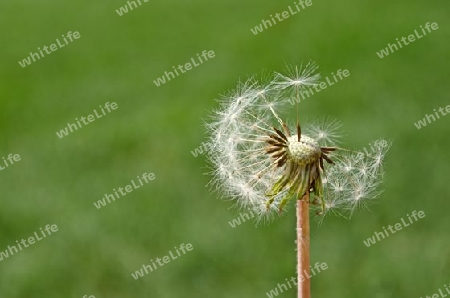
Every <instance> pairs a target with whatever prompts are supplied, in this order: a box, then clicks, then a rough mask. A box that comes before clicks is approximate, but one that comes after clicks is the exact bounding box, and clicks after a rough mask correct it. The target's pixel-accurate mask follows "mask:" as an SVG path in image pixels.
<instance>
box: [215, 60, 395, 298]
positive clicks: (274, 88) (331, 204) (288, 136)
mask: <svg viewBox="0 0 450 298" xmlns="http://www.w3.org/2000/svg"><path fill="white" fill-rule="evenodd" d="M316 69H317V66H316V65H315V64H312V63H310V64H308V65H306V67H291V68H290V69H289V73H288V74H287V75H282V74H278V73H277V74H275V77H274V79H273V80H272V81H271V82H269V83H267V84H262V83H260V82H258V81H257V80H255V79H250V80H248V81H246V82H242V83H239V84H238V86H237V88H236V89H235V90H234V91H232V92H230V93H229V94H227V95H225V96H224V97H223V99H222V102H221V107H220V108H219V109H218V110H217V111H215V112H214V116H213V121H212V123H209V124H208V129H209V131H210V135H211V136H210V144H212V145H211V149H210V151H209V159H210V161H211V163H212V165H213V174H214V178H213V180H212V182H211V184H212V185H213V186H214V187H216V188H217V189H219V190H220V191H222V192H223V193H224V194H225V196H227V197H231V198H233V199H235V200H236V202H237V205H238V206H239V207H242V208H246V209H250V211H252V212H253V213H256V214H257V215H258V219H259V220H261V219H265V218H267V217H268V216H270V215H272V214H280V213H282V212H283V211H284V210H285V207H286V206H287V205H288V203H289V202H290V201H291V200H292V199H297V200H298V202H299V203H298V204H300V201H301V202H302V203H303V204H306V205H304V208H300V207H299V208H300V209H301V210H300V211H299V214H300V213H301V214H303V217H307V213H308V212H309V206H311V207H312V209H313V210H315V211H316V212H317V213H318V214H319V215H322V216H325V215H326V214H328V213H330V212H332V213H335V214H341V215H345V214H349V215H351V214H352V213H353V211H354V210H355V209H356V208H357V207H358V206H361V205H363V204H365V203H367V202H368V201H369V200H370V199H372V198H374V197H376V196H377V195H378V194H379V191H378V190H377V186H378V185H379V183H380V181H381V178H382V164H383V159H384V155H385V153H386V151H387V150H388V147H389V144H388V143H387V142H385V141H382V140H381V141H378V143H376V144H378V145H379V146H375V148H376V149H375V152H373V153H372V154H370V155H367V154H366V155H363V154H361V153H358V152H351V151H349V150H345V149H342V148H339V147H337V145H338V141H339V139H340V135H339V129H340V124H339V123H338V122H337V121H330V120H323V121H320V122H317V123H312V124H309V125H303V124H302V125H300V122H299V119H298V106H297V122H296V123H287V122H285V121H283V120H282V118H281V116H280V115H279V113H280V111H283V108H284V107H285V106H287V103H288V99H289V98H292V97H293V96H294V97H296V98H297V99H299V95H300V92H302V91H303V90H304V88H306V87H309V86H313V85H316V84H317V83H318V79H319V75H318V74H315V71H316ZM297 102H299V100H298V101H297ZM310 193H311V194H313V195H314V196H313V197H310ZM298 206H300V205H298ZM305 210H306V211H305ZM305 212H306V213H305ZM300 217H302V216H300ZM307 221H308V222H309V218H308V217H307ZM298 225H299V226H298V229H304V228H305V227H302V225H305V221H304V218H303V219H300V220H299V223H298ZM302 231H303V232H304V231H305V230H302ZM306 231H307V235H306V236H307V238H308V239H306V238H305V239H303V235H299V239H300V240H301V241H303V242H305V241H308V246H307V247H308V249H307V251H308V260H309V223H308V228H307V229H306ZM299 250H300V248H299ZM301 257H302V258H303V257H304V254H303V255H302V256H301ZM299 262H300V253H299ZM308 262H309V261H308ZM308 264H309V263H308ZM308 266H309V265H308ZM308 266H307V267H308ZM299 269H300V267H299ZM306 291H309V289H308V290H305V293H306ZM299 293H300V289H299ZM300 297H309V296H306V295H304V296H300Z"/></svg>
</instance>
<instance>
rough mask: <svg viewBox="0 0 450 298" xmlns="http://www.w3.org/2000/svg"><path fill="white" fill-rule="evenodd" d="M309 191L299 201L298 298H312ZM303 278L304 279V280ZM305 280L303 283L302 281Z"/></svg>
mask: <svg viewBox="0 0 450 298" xmlns="http://www.w3.org/2000/svg"><path fill="white" fill-rule="evenodd" d="M309 247H310V230H309V191H307V192H306V193H305V194H304V195H303V197H302V198H301V199H300V200H297V283H298V298H311V285H310V280H309V276H311V275H310V267H309V265H310V248H309ZM302 276H303V278H302ZM302 279H303V282H302V281H301V280H302Z"/></svg>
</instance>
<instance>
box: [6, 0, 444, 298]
mask: <svg viewBox="0 0 450 298" xmlns="http://www.w3.org/2000/svg"><path fill="white" fill-rule="evenodd" d="M125 3H126V2H125V1H123V0H111V1H108V2H105V1H101V2H92V1H87V0H80V1H45V0H41V1H31V0H18V1H14V2H11V1H2V2H0V33H1V37H2V49H1V51H2V55H0V64H1V65H2V67H1V71H0V131H1V134H0V157H2V156H7V155H8V154H9V153H18V154H20V156H21V157H22V160H21V161H20V162H18V163H16V164H14V165H13V166H11V167H9V168H7V169H5V170H3V171H1V172H0V196H1V203H2V204H1V208H0V224H1V227H2V228H1V233H0V250H4V249H6V248H7V246H8V245H13V244H15V241H16V240H20V239H22V238H27V237H29V236H31V235H32V234H33V232H35V231H38V230H39V227H43V226H45V225H46V224H57V225H58V228H59V231H58V232H57V233H56V234H53V235H51V236H50V237H48V238H46V239H44V240H42V241H40V242H38V243H36V244H34V245H32V246H31V247H29V248H26V249H25V250H24V251H21V252H20V253H18V254H16V255H13V256H11V257H9V258H8V259H5V260H3V261H1V262H0V297H8V298H19V297H20V298H23V297H49V298H51V297H73V298H75V297H83V295H86V294H87V295H94V296H95V297H96V298H99V297H109V298H114V297H120V298H123V297H163V298H166V297H167V298H172V297H218V298H221V297H246V298H247V297H266V294H265V293H266V292H267V291H269V290H270V289H272V288H274V287H275V286H276V284H277V283H281V282H283V281H284V280H285V278H290V277H291V276H293V275H294V274H295V251H294V238H295V228H294V226H295V216H294V212H291V213H290V214H288V215H287V216H284V217H282V218H280V219H279V220H277V221H275V222H273V223H272V224H270V225H268V226H263V227H258V228H255V227H254V226H253V224H252V223H251V222H246V223H245V224H243V225H241V226H239V227H237V228H234V229H233V228H231V227H230V226H229V224H228V221H230V220H232V219H233V218H234V217H236V216H237V215H238V211H236V210H233V209H230V208H229V207H230V206H231V204H230V202H227V201H222V200H218V199H217V194H212V193H210V192H209V191H208V190H207V189H206V188H205V184H206V183H207V181H208V177H207V176H205V175H204V174H203V173H204V172H205V165H206V163H205V159H204V157H203V156H200V157H197V158H194V157H193V156H192V154H191V153H190V151H191V150H194V148H196V147H198V146H200V144H201V142H202V141H204V140H205V135H204V130H203V124H202V120H201V119H202V118H205V117H206V116H207V115H208V114H209V111H211V110H212V109H213V108H215V107H217V103H216V102H215V101H214V99H215V98H217V96H218V94H219V93H223V92H225V91H226V90H228V89H230V88H233V87H234V84H235V82H236V81H237V80H238V79H239V78H246V77H247V76H250V75H253V74H255V73H262V72H264V71H281V70H283V68H284V65H285V62H289V63H301V62H305V61H308V60H309V59H313V60H315V61H316V62H317V63H318V64H319V65H320V71H321V74H322V76H323V77H325V76H328V75H330V74H331V72H335V71H336V70H337V69H348V70H349V71H350V73H351V75H350V77H348V78H346V79H344V80H343V81H341V82H339V83H338V84H335V85H333V86H330V87H329V88H327V89H326V90H324V91H322V92H320V93H319V94H316V95H314V97H311V98H309V99H307V100H305V101H304V102H302V103H301V113H302V114H303V115H305V116H307V117H308V118H309V119H314V118H317V117H322V116H323V115H327V116H332V117H334V118H337V119H339V120H340V121H341V122H342V123H343V125H344V129H345V131H346V133H347V136H348V138H347V142H346V145H347V146H348V147H353V148H363V147H366V146H368V144H369V143H370V142H372V141H373V140H375V139H378V138H380V137H383V138H386V139H391V140H393V141H394V145H393V147H392V149H391V151H390V153H389V156H388V158H387V175H386V181H385V183H384V189H385V192H384V194H383V195H382V196H381V198H380V200H379V201H378V203H376V204H374V205H373V206H372V207H371V208H370V211H369V210H361V211H360V212H358V213H357V214H356V216H355V217H354V218H353V219H352V220H351V221H347V220H345V219H339V218H329V219H327V220H326V221H325V223H324V224H323V225H321V226H320V227H318V226H317V225H314V226H313V228H312V260H311V261H312V263H315V262H317V261H318V262H326V263H327V264H328V266H329V269H328V270H327V271H325V272H324V273H321V274H320V275H318V276H316V277H314V278H313V279H312V291H313V297H333V298H340V297H345V298H348V297H375V298H387V297H421V296H425V295H431V294H432V293H435V292H437V290H438V289H439V288H443V286H444V284H448V283H449V282H450V259H449V257H450V255H449V244H450V239H449V230H448V227H449V224H450V217H449V216H448V213H449V212H448V199H449V186H448V181H447V180H448V177H449V168H448V162H449V153H448V146H449V140H448V127H449V122H450V116H447V117H442V118H441V119H440V120H438V121H436V122H434V123H431V124H429V125H427V126H426V127H424V128H422V129H420V130H418V129H417V128H416V127H415V126H414V125H413V123H414V122H416V121H418V120H419V119H422V118H423V117H424V115H425V114H426V113H431V112H432V110H433V109H434V108H436V109H437V108H439V107H445V106H447V105H448V104H450V101H449V99H448V78H449V75H450V68H449V67H448V57H449V56H448V53H449V44H448V40H449V37H450V30H449V21H448V11H449V8H450V6H449V4H448V2H446V1H431V2H425V1H413V2H411V1H407V0H401V1H395V2H392V1H386V0H384V1H376V2H369V3H365V2H364V1H355V0H343V1H331V0H323V1H316V0H314V1H313V5H312V6H311V7H308V8H306V9H305V10H304V11H302V12H300V13H298V14H296V15H294V16H291V17H290V18H289V19H287V20H285V21H283V22H282V23H279V24H277V25H276V26H274V27H272V28H270V29H268V30H265V31H264V32H263V33H261V34H258V35H256V36H255V35H253V34H252V33H251V32H250V28H253V27H254V26H256V25H258V24H259V23H260V22H261V20H262V19H267V18H268V17H269V15H270V14H274V13H277V12H282V11H283V10H286V9H287V7H288V6H289V5H293V1H288V0H279V1H267V0H264V1H256V0H249V1H245V2H243V1H237V0H230V1H214V2H212V1H204V0H194V1H179V0H169V1H152V0H150V1H149V2H147V3H144V2H143V5H142V6H141V7H139V8H137V9H135V10H133V11H131V12H130V13H128V14H125V15H124V16H122V17H119V16H118V15H117V13H116V12H115V10H116V9H118V8H119V7H120V6H122V5H124V4H125ZM426 22H437V23H438V24H439V29H438V30H437V31H433V32H432V33H430V34H429V35H427V36H424V37H423V38H422V39H420V40H417V41H415V42H413V43H411V44H410V45H408V46H406V47H404V48H403V49H401V50H399V51H397V52H395V53H393V54H391V55H389V56H388V57H386V58H383V59H380V58H379V57H378V56H377V55H376V51H379V50H380V49H382V48H384V47H386V45H387V43H388V42H391V43H392V42H394V41H395V38H400V37H401V36H407V35H409V34H411V33H413V31H414V30H415V29H419V28H420V25H424V24H425V23H426ZM68 31H79V32H80V34H81V38H80V39H78V40H76V41H75V42H73V43H71V44H69V45H68V46H66V47H64V48H62V49H59V50H58V51H56V52H54V53H52V54H51V55H47V56H46V57H44V58H42V59H41V60H39V61H37V62H35V63H32V64H31V65H30V66H28V67H26V68H22V67H20V66H19V65H18V63H17V61H19V60H22V59H23V58H25V57H26V56H27V55H28V54H29V52H30V51H36V50H37V47H42V46H44V45H50V44H51V43H53V42H54V40H55V39H56V38H58V37H60V36H61V35H62V34H66V33H67V32H68ZM203 50H213V51H214V52H215V53H216V57H215V58H214V59H212V60H210V61H208V62H206V63H205V64H203V65H201V66H199V67H197V68H195V69H193V70H191V71H189V72H188V73H186V74H184V75H182V76H180V77H178V78H176V79H174V80H172V81H170V82H169V83H167V84H165V85H162V86H161V87H156V86H155V85H154V84H153V80H155V79H156V78H157V77H159V76H161V75H162V74H163V72H164V71H167V70H171V68H172V66H173V65H178V64H182V63H186V62H188V61H189V60H190V58H191V57H195V55H196V54H197V53H200V52H202V51H203ZM106 102H116V103H117V104H118V106H119V108H118V109H117V110H116V111H113V112H112V113H111V114H109V115H108V116H106V117H104V118H101V119H98V120H96V121H95V122H94V123H92V124H91V125H88V126H86V127H83V128H82V129H80V130H79V131H77V132H74V133H72V134H70V135H69V136H68V137H65V138H63V139H59V138H58V137H57V136H56V135H55V132H56V131H59V130H60V129H62V128H63V127H64V126H65V125H66V124H67V122H73V121H74V119H75V118H76V117H81V116H87V115H88V114H90V113H91V111H92V110H93V109H95V108H97V107H98V106H99V105H103V104H104V103H106ZM144 172H154V173H155V175H156V179H155V180H154V181H152V182H151V183H150V184H148V185H146V186H145V187H142V188H140V189H138V190H135V191H133V192H132V193H131V194H129V195H128V196H126V197H123V198H121V199H119V200H118V201H117V202H114V203H113V204H110V205H108V206H106V207H104V208H102V209H100V210H97V209H96V208H95V207H94V206H93V202H94V201H97V200H99V199H100V198H101V197H102V196H103V194H104V193H106V192H111V190H112V189H113V188H117V187H119V186H122V187H123V186H125V185H126V184H128V183H129V181H130V180H131V179H133V178H134V177H136V176H137V175H141V174H142V173H144ZM413 210H417V211H419V210H423V211H424V212H425V213H426V217H425V218H424V219H422V220H420V221H419V222H417V223H415V224H414V225H412V226H410V227H407V228H405V229H404V230H402V231H401V232H399V233H397V234H395V235H392V236H390V237H388V238H387V239H385V240H383V241H381V242H379V243H377V244H376V245H374V246H372V247H369V248H367V247H366V246H365V245H364V244H363V242H362V241H363V240H365V239H367V238H368V237H370V236H372V235H373V233H374V232H375V231H381V228H382V227H383V226H387V225H389V224H395V223H397V222H399V221H400V219H401V218H402V217H405V216H406V214H408V213H409V214H410V213H411V212H412V211H413ZM292 211H293V209H292ZM181 243H192V245H193V246H194V250H193V251H192V252H190V253H188V254H187V255H185V256H183V257H181V258H180V259H178V260H176V261H173V262H171V263H169V264H167V265H166V266H164V267H161V268H159V269H158V270H157V271H155V272H153V273H151V274H149V275H146V276H144V277H143V278H140V279H139V280H134V279H133V278H132V277H131V275H130V274H131V273H132V272H134V271H135V270H137V269H139V268H140V266H142V264H144V263H145V264H147V263H149V261H150V260H151V259H154V258H156V257H162V256H163V255H166V254H167V252H168V251H169V250H171V249H172V248H173V247H174V246H179V245H180V244H181ZM280 297H295V291H294V290H289V291H287V292H285V293H283V294H282V295H280Z"/></svg>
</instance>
